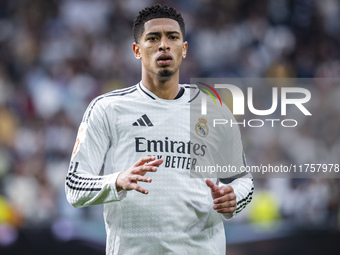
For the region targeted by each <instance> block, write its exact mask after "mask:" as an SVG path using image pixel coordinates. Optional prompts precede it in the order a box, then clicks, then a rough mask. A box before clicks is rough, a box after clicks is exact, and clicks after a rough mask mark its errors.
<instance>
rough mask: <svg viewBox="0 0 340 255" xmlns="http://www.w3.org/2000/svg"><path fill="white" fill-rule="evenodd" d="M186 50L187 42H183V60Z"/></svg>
mask: <svg viewBox="0 0 340 255" xmlns="http://www.w3.org/2000/svg"><path fill="white" fill-rule="evenodd" d="M187 50H188V42H187V41H185V42H183V52H182V58H183V59H185V58H186V56H187Z"/></svg>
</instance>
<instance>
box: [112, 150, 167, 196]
mask: <svg viewBox="0 0 340 255" xmlns="http://www.w3.org/2000/svg"><path fill="white" fill-rule="evenodd" d="M162 163H163V159H157V160H156V159H155V157H154V156H147V157H143V158H141V159H140V160H138V161H137V162H136V163H135V164H133V165H132V166H131V167H130V168H128V169H127V170H126V171H124V172H121V173H120V174H119V175H118V177H117V180H116V188H117V191H121V190H136V191H138V192H140V193H143V194H148V193H149V191H148V190H146V189H143V188H142V187H140V186H139V185H138V183H137V182H149V183H150V182H152V179H151V178H150V177H146V176H144V175H145V174H146V173H147V172H156V171H157V167H158V166H159V165H160V164H162Z"/></svg>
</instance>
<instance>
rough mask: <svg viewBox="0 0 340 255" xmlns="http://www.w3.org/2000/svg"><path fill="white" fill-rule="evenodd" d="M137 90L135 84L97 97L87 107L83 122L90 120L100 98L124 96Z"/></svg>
mask: <svg viewBox="0 0 340 255" xmlns="http://www.w3.org/2000/svg"><path fill="white" fill-rule="evenodd" d="M136 90H137V86H136V85H134V86H132V87H129V88H126V89H118V90H115V91H111V92H109V93H106V94H104V95H102V96H99V97H97V98H95V99H94V100H93V101H92V102H91V104H90V105H89V107H88V108H87V110H86V113H85V114H84V117H83V120H82V122H88V120H89V118H90V115H91V112H92V110H93V107H94V106H95V104H96V103H98V101H99V100H101V99H103V98H107V97H112V96H124V95H127V94H131V93H133V92H135V91H136Z"/></svg>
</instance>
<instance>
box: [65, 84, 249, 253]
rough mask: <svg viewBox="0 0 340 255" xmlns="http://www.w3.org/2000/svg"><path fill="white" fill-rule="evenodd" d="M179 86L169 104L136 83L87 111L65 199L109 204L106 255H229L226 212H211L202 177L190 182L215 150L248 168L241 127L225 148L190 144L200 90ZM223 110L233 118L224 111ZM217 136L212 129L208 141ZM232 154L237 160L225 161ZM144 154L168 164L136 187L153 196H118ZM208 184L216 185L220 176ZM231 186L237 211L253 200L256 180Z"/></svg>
mask: <svg viewBox="0 0 340 255" xmlns="http://www.w3.org/2000/svg"><path fill="white" fill-rule="evenodd" d="M180 86H181V87H182V88H184V93H183V95H182V96H181V97H179V98H177V99H175V100H164V99H160V98H158V97H157V96H156V95H154V94H153V93H152V92H150V91H149V90H147V89H146V88H145V87H144V86H143V85H142V84H141V83H139V84H137V85H135V86H132V87H129V88H126V89H121V90H117V91H113V92H110V93H107V94H104V95H102V96H99V97H97V98H95V99H94V100H93V101H92V102H91V103H90V105H89V106H88V108H87V110H86V112H85V114H84V117H83V120H82V123H81V125H80V127H79V131H78V136H77V140H76V144H75V147H74V151H73V153H72V158H71V162H70V168H69V172H68V175H67V177H66V185H65V187H66V196H67V200H68V201H69V203H70V204H72V205H73V206H74V207H83V206H89V205H95V204H104V221H105V226H106V232H107V242H106V254H110V255H113V254H114V255H117V254H129V255H131V254H148V255H150V254H157V255H159V254H189V255H191V254H196V255H199V254H204V255H207V254H214V255H215V254H221V255H222V254H223V255H224V254H225V246H226V243H225V235H224V227H223V221H222V215H221V214H219V213H217V212H216V211H215V210H214V209H213V199H212V197H211V191H210V188H209V187H208V186H207V185H206V184H205V178H192V177H191V175H190V172H192V171H194V167H193V164H192V161H193V159H192V156H195V155H197V156H198V157H203V159H204V161H206V162H209V161H212V160H213V158H212V156H213V155H214V154H216V153H217V152H218V153H220V154H221V155H222V156H221V158H226V159H231V160H232V161H233V162H232V164H234V165H237V167H240V166H241V165H243V155H242V143H241V139H240V135H239V133H237V132H239V130H238V127H237V128H236V129H235V128H234V129H233V130H234V131H232V132H236V134H238V135H236V136H230V135H229V136H228V135H227V136H226V137H228V138H227V139H229V140H228V142H227V143H224V142H223V139H224V138H223V137H224V135H221V134H219V135H218V136H217V137H216V139H217V140H218V141H220V143H218V144H216V143H215V144H209V143H205V142H204V141H203V142H202V143H201V144H200V142H199V141H200V140H197V141H198V142H197V141H195V143H193V142H191V141H190V138H191V135H195V132H196V133H197V131H196V130H197V123H198V122H199V121H198V120H197V121H196V123H195V122H193V121H191V122H190V103H191V102H193V101H194V100H199V98H200V91H199V90H198V89H197V88H196V89H195V88H192V89H190V86H189V85H180ZM190 90H191V91H193V90H194V93H190ZM223 109H224V110H223V111H224V112H225V115H226V117H228V118H233V116H232V114H231V113H230V111H229V109H227V107H225V106H224V108H223ZM206 119H207V121H208V122H207V123H206V127H208V126H209V125H210V124H209V119H208V117H206ZM190 130H191V131H193V132H194V133H193V134H190ZM227 130H228V129H227ZM216 132H217V131H216ZM216 132H215V131H214V130H213V128H212V127H210V131H209V134H208V136H214V133H216ZM218 132H227V131H225V130H224V129H222V128H220V129H219V130H218ZM197 135H198V133H197ZM201 135H202V134H201ZM208 136H207V137H208ZM231 137H234V138H231ZM216 139H213V140H212V141H216ZM202 140H203V138H202ZM221 141H222V142H221ZM236 145H237V150H234V151H233V147H235V146H236ZM221 146H222V147H221ZM228 147H230V148H228ZM228 153H229V154H230V153H232V155H233V156H228V157H224V156H223V154H228ZM147 155H154V156H156V158H160V157H162V158H163V159H164V162H163V164H162V165H160V166H159V167H158V170H157V172H155V173H147V174H146V175H147V176H150V177H152V183H142V182H140V183H139V185H140V186H142V187H144V188H146V189H148V191H149V194H148V195H144V194H141V193H139V192H136V191H128V192H127V191H120V192H117V190H116V186H115V183H116V179H117V176H118V174H119V173H120V172H122V171H125V170H126V169H128V168H129V167H130V166H131V165H132V164H133V163H135V162H136V161H137V160H139V159H140V158H141V157H143V156H147ZM212 163H213V162H212ZM227 163H228V162H227ZM229 163H230V162H229ZM211 180H213V181H214V182H215V183H218V180H217V178H211ZM219 185H224V184H222V183H221V182H219ZM230 185H231V186H232V187H233V188H234V192H235V194H236V197H237V211H236V212H239V211H241V210H242V209H243V208H244V207H245V206H246V204H248V203H249V202H250V200H251V198H252V192H253V182H252V179H251V178H238V179H235V180H234V181H232V182H231V183H230ZM235 214H236V213H234V214H224V215H223V216H224V217H225V218H226V219H228V218H232V217H233V216H235Z"/></svg>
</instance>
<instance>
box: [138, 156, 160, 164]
mask: <svg viewBox="0 0 340 255" xmlns="http://www.w3.org/2000/svg"><path fill="white" fill-rule="evenodd" d="M153 160H155V156H145V157H142V158H141V159H139V160H138V161H137V162H136V163H135V164H134V166H141V165H144V164H145V163H147V162H150V161H153Z"/></svg>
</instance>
